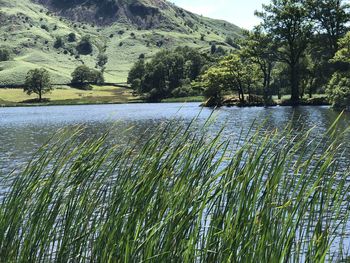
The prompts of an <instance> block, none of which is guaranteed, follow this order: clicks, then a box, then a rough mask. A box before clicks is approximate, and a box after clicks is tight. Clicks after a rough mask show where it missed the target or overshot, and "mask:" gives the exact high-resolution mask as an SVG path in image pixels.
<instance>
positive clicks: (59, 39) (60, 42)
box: [53, 37, 64, 49]
mask: <svg viewBox="0 0 350 263" xmlns="http://www.w3.org/2000/svg"><path fill="white" fill-rule="evenodd" d="M63 46H64V42H63V39H62V37H56V40H55V43H54V44H53V47H54V48H56V49H58V48H61V47H63Z"/></svg>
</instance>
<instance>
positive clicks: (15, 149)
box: [0, 103, 350, 252]
mask: <svg viewBox="0 0 350 263" xmlns="http://www.w3.org/2000/svg"><path fill="white" fill-rule="evenodd" d="M210 116H213V119H212V120H213V121H212V125H210V126H209V127H208V128H207V129H206V131H207V132H208V135H209V136H210V135H212V136H214V135H215V134H217V133H218V132H219V131H220V130H221V128H222V127H223V126H224V127H225V128H224V129H223V132H222V137H223V139H228V140H230V141H234V142H238V143H239V142H241V141H240V140H239V138H241V137H240V134H241V133H242V132H243V133H244V132H248V131H249V130H250V129H251V128H252V130H253V131H254V130H256V129H257V128H258V127H259V126H261V127H262V130H263V131H265V132H266V131H269V130H275V129H278V130H283V129H284V128H285V127H287V125H290V127H291V128H292V132H293V133H303V132H305V131H307V130H310V129H311V128H313V130H312V131H311V138H313V139H315V140H316V141H317V139H318V138H321V136H322V134H324V133H325V132H326V131H327V130H328V129H329V127H331V125H332V124H333V123H334V121H335V120H336V119H337V117H338V116H339V113H337V112H335V111H333V110H332V109H330V108H329V107H296V108H293V107H272V108H237V107H232V108H226V107H224V108H221V109H216V110H214V111H213V110H211V109H207V108H200V107H199V104H198V103H186V104H181V103H171V104H126V105H89V106H50V107H23V108H0V179H1V177H2V178H4V176H5V177H6V175H7V174H8V173H10V172H11V171H13V170H16V169H17V170H19V169H20V168H21V167H23V166H24V165H25V164H26V163H27V162H28V161H29V160H30V159H31V158H32V155H33V153H34V152H35V151H36V150H37V149H38V148H39V147H40V146H41V145H42V144H43V143H45V142H47V141H48V140H49V139H50V138H51V137H52V136H53V135H55V134H57V133H59V132H60V130H62V129H68V130H69V129H71V130H73V129H74V128H75V127H78V126H80V127H83V128H84V129H83V132H82V134H81V135H80V136H81V139H85V138H90V137H93V136H98V135H100V134H103V133H104V132H106V131H110V135H109V137H108V142H110V143H118V144H126V143H127V142H128V141H129V139H133V138H134V139H138V138H140V137H141V138H142V141H146V140H147V137H149V136H150V135H151V134H152V131H154V130H155V129H156V128H157V127H159V125H161V124H163V123H167V122H169V121H171V120H181V122H183V123H185V124H186V123H190V122H191V121H192V120H193V119H194V118H196V123H195V124H194V125H196V126H197V127H200V125H201V124H203V123H204V122H206V120H208V118H209V117H210ZM253 123H254V125H252V124H253ZM349 124H350V115H349V114H344V115H343V116H342V117H341V119H340V122H339V131H341V130H344V129H345V128H347V127H348V126H349ZM171 127H174V126H171ZM194 131H195V132H199V133H201V132H202V130H201V129H194ZM348 139H349V137H346V138H345V139H344V141H343V142H344V146H345V148H344V149H348V150H349V148H350V146H349V145H348V143H347V142H348ZM277 147H278V146H277ZM273 149H274V151H275V150H276V148H273ZM274 151H272V152H274ZM349 152H350V151H347V152H345V154H341V155H339V156H338V157H337V158H339V159H338V160H339V161H340V163H341V165H342V167H341V168H343V169H347V168H348V167H349V163H350V162H349V160H350V155H349ZM316 154H317V155H316V156H318V154H320V152H316ZM184 156H186V155H184ZM191 156H192V155H191ZM185 158H186V157H185ZM316 158H318V157H316ZM189 159H190V158H187V159H186V160H189ZM211 164H212V163H211V162H210V163H209V165H210V166H211ZM49 170H50V169H49ZM338 171H341V169H340V170H338ZM341 172H342V171H341ZM121 174H122V173H121ZM291 174H293V171H292V172H291ZM296 174H298V173H296ZM15 176H16V174H15ZM141 176H142V178H143V176H144V174H143V173H142V172H141ZM202 176H203V174H202ZM287 177H288V176H286V178H287ZM182 178H184V177H182ZM201 178H202V177H201ZM261 178H264V177H261ZM298 178H299V177H298ZM289 179H292V177H290V178H289ZM337 179H338V177H337V178H336V181H337ZM230 180H231V179H230ZM5 181H6V180H5ZM131 181H132V180H131ZM203 181H205V180H203ZM336 181H335V182H336ZM215 182H216V181H215ZM0 183H1V180H0ZM116 185H118V184H116ZM225 185H226V184H225ZM188 186H189V187H192V186H191V185H190V184H188ZM311 186H312V184H311ZM332 186H333V184H332ZM5 189H6V186H5V187H4V185H3V187H2V189H1V187H0V196H1V192H3V193H5V192H6V190H5ZM63 189H66V188H63ZM198 189H201V188H200V187H198ZM292 189H293V191H294V190H295V188H293V187H292ZM191 190H192V189H191ZM220 191H221V189H220ZM85 192H86V193H89V191H85ZM233 192H234V191H232V193H233ZM236 192H237V193H242V191H236ZM55 193H56V189H55V190H54V191H53V194H55ZM244 195H245V192H244ZM244 195H243V196H244ZM342 195H344V196H347V195H348V193H346V192H344V193H342ZM247 196H249V194H248V195H247ZM142 198H143V197H142ZM177 198H178V197H177ZM243 199H244V198H243ZM112 200H114V199H112ZM269 204H270V203H269ZM104 206H105V203H103V206H101V207H104ZM106 207H107V206H106ZM253 207H254V206H253ZM341 208H342V210H344V211H346V210H347V209H348V206H346V207H343V206H341ZM15 210H16V209H15ZM286 210H287V209H286ZM305 211H306V210H305ZM136 214H138V213H136ZM342 214H343V213H342ZM344 214H346V212H344ZM303 215H304V213H303ZM208 218H209V219H210V215H209V212H208ZM349 229H350V223H348V224H347V225H346V230H345V231H344V233H343V234H342V236H341V237H342V238H344V239H343V240H342V239H341V238H340V236H339V237H337V238H336V240H335V241H334V242H333V243H332V247H331V252H336V251H337V249H338V243H339V242H342V243H343V245H344V249H348V248H349V247H350V238H349V236H348V235H349ZM73 232H74V231H73ZM204 233H205V234H207V232H204Z"/></svg>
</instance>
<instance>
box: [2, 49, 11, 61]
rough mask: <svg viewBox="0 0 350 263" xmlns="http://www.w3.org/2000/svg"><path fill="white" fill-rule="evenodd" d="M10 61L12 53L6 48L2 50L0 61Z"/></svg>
mask: <svg viewBox="0 0 350 263" xmlns="http://www.w3.org/2000/svg"><path fill="white" fill-rule="evenodd" d="M8 60H10V51H9V50H8V49H6V48H2V49H0V61H8Z"/></svg>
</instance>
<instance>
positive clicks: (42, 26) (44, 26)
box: [40, 25, 50, 32]
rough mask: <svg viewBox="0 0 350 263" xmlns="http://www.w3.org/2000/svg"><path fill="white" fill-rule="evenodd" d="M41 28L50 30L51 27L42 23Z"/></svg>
mask: <svg viewBox="0 0 350 263" xmlns="http://www.w3.org/2000/svg"><path fill="white" fill-rule="evenodd" d="M40 28H41V29H44V30H45V31H47V32H49V31H50V30H49V27H48V26H47V25H41V26H40Z"/></svg>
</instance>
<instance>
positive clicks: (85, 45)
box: [76, 36, 93, 55]
mask: <svg viewBox="0 0 350 263" xmlns="http://www.w3.org/2000/svg"><path fill="white" fill-rule="evenodd" d="M76 49H77V51H78V52H79V54H80V55H89V54H91V53H92V51H93V46H92V43H91V38H90V36H84V37H83V38H82V39H81V40H80V42H79V43H78V45H77V47H76Z"/></svg>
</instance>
